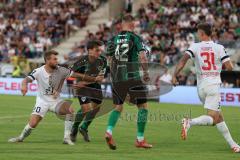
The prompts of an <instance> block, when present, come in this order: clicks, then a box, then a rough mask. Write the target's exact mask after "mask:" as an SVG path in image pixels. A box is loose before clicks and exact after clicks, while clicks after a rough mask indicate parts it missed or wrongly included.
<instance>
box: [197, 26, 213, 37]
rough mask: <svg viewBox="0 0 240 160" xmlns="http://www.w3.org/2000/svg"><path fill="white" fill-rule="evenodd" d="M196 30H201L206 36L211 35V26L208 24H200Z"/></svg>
mask: <svg viewBox="0 0 240 160" xmlns="http://www.w3.org/2000/svg"><path fill="white" fill-rule="evenodd" d="M197 29H198V30H202V31H203V32H204V33H205V34H206V35H207V36H211V35H212V26H211V25H210V24H208V23H200V24H198V26H197Z"/></svg>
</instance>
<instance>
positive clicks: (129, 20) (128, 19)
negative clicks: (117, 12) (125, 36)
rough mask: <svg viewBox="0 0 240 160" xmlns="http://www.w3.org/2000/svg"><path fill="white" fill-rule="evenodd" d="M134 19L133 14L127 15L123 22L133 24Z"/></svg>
mask: <svg viewBox="0 0 240 160" xmlns="http://www.w3.org/2000/svg"><path fill="white" fill-rule="evenodd" d="M133 20H134V17H133V16H132V15H131V14H126V15H124V16H123V17H122V22H132V21H133Z"/></svg>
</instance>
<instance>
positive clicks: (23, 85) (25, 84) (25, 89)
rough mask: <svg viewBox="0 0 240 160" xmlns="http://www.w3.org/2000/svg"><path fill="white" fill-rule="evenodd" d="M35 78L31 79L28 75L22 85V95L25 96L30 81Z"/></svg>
mask: <svg viewBox="0 0 240 160" xmlns="http://www.w3.org/2000/svg"><path fill="white" fill-rule="evenodd" d="M32 81H33V80H32V79H30V78H29V77H26V78H24V79H23V81H22V86H21V92H22V95H23V96H25V95H26V93H27V91H28V83H31V82H32Z"/></svg>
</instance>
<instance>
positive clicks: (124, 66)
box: [105, 15, 152, 150]
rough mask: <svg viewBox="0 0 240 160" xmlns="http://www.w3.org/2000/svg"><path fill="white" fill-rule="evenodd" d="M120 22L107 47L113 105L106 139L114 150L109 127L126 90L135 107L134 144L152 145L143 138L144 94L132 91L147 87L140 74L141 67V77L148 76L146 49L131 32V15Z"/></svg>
mask: <svg viewBox="0 0 240 160" xmlns="http://www.w3.org/2000/svg"><path fill="white" fill-rule="evenodd" d="M121 25H122V31H121V32H120V33H118V34H117V35H116V36H114V37H113V38H112V39H111V40H110V41H109V42H108V45H107V48H111V49H109V51H108V52H109V53H108V56H109V57H108V59H109V61H110V72H111V79H112V89H113V105H114V109H113V111H112V112H111V114H110V116H109V121H108V126H107V130H106V133H105V139H106V142H107V144H108V146H109V148H110V149H112V150H115V149H116V144H115V142H114V140H113V138H112V130H113V128H114V127H115V125H116V123H117V121H118V119H119V117H120V114H121V112H122V110H123V103H124V100H125V98H126V96H127V94H129V95H130V100H131V102H132V103H134V104H136V105H137V107H138V119H137V139H136V143H135V146H136V147H141V148H152V145H151V144H148V143H147V142H146V140H145V138H144V130H145V126H146V123H147V115H148V110H147V106H148V105H147V99H146V95H144V94H143V95H140V96H136V95H135V93H138V92H140V91H143V90H145V89H146V86H144V83H143V81H142V80H141V77H140V67H142V70H143V77H144V78H143V79H144V81H148V80H149V73H148V68H147V62H148V60H147V57H146V49H145V46H144V45H143V42H142V39H141V38H140V37H139V36H138V35H136V34H135V33H134V32H133V31H134V27H135V26H134V19H133V17H132V16H131V15H126V16H124V17H123V19H122V24H121ZM134 90H135V91H134ZM138 90H139V91H138Z"/></svg>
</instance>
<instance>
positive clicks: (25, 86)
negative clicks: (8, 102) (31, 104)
mask: <svg viewBox="0 0 240 160" xmlns="http://www.w3.org/2000/svg"><path fill="white" fill-rule="evenodd" d="M27 91H28V88H27V85H22V87H21V92H22V95H23V96H25V95H26V93H27Z"/></svg>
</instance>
